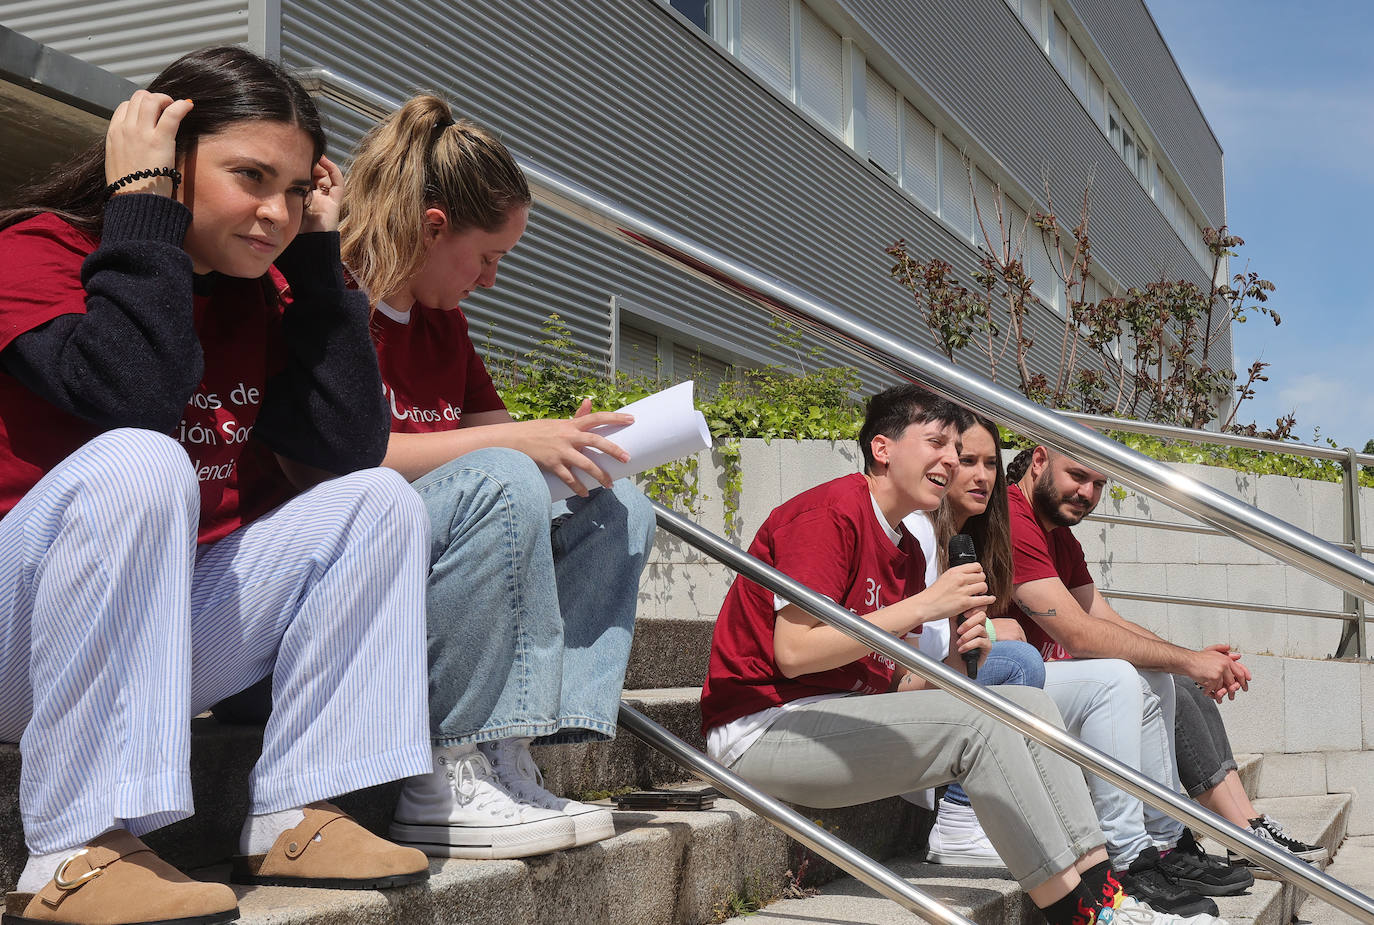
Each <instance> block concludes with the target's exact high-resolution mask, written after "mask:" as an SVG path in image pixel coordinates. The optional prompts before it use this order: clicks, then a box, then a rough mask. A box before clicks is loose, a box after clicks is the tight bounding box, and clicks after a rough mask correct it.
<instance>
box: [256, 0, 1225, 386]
mask: <svg viewBox="0 0 1374 925" xmlns="http://www.w3.org/2000/svg"><path fill="white" fill-rule="evenodd" d="M840 5H841V6H842V7H843V9H844V11H845V12H847V13H848V14H849V15H850V16H852V17H853V19H854V20H855V21H856V22H857V23H858V24H859V25H860V27H861V32H862V33H863V34H864V35H863V41H872V42H876V43H881V45H882V46H883V47H884V48H885V49H886V50H887V51H888V52H889V53H890V54H891V55H892V57H894V58H896V59H897V60H898V61H900V62H901V63H902V65H903V66H904V67H905V68H907V69H908V71H909V72H910V74H911V76H912V77H913V78H914V79H916V80H917V81H918V82H920V83H921V84H922V85H923V86H924V87H925V88H927V89H928V90H929V92H930V94H931V95H932V96H933V97H934V98H935V99H936V100H937V101H938V102H939V103H941V104H942V105H943V106H944V107H945V109H946V111H947V112H948V113H949V114H951V115H952V116H953V117H954V118H955V119H957V120H958V122H959V123H961V124H962V125H964V126H967V127H968V128H969V130H970V131H971V132H972V134H973V136H974V137H975V138H976V139H977V140H978V142H979V143H981V144H982V145H983V146H984V147H985V148H987V149H988V150H990V151H992V152H995V154H996V157H997V158H998V159H999V160H1000V163H1001V164H1002V165H1003V166H1004V167H1005V168H1006V169H1007V170H1008V171H1009V172H1010V173H1011V174H1012V175H1013V176H1014V177H1015V178H1016V179H1018V180H1019V181H1020V182H1021V183H1022V184H1023V185H1024V186H1025V187H1027V188H1028V189H1030V190H1032V191H1038V190H1039V189H1040V185H1041V177H1042V175H1043V174H1044V173H1048V174H1049V176H1050V177H1051V178H1052V183H1053V185H1052V189H1053V191H1054V194H1055V197H1056V200H1057V202H1060V203H1076V202H1077V200H1078V199H1079V197H1081V194H1082V187H1081V183H1082V181H1083V178H1084V177H1085V176H1086V175H1087V172H1088V170H1089V169H1090V168H1092V169H1094V170H1095V172H1096V175H1097V179H1096V190H1097V195H1096V200H1097V205H1096V209H1097V211H1096V216H1097V219H1096V221H1095V229H1094V230H1095V235H1096V251H1097V256H1098V259H1099V260H1100V261H1101V262H1102V263H1103V265H1104V266H1106V267H1107V268H1108V270H1109V271H1110V272H1111V273H1113V274H1114V275H1115V276H1116V277H1117V278H1118V279H1120V280H1122V281H1123V282H1126V283H1127V284H1139V283H1144V282H1146V281H1149V280H1151V279H1157V278H1159V277H1160V276H1161V275H1169V276H1176V277H1187V278H1190V279H1193V280H1194V281H1197V282H1199V283H1201V282H1203V281H1204V276H1205V274H1204V273H1203V271H1202V269H1201V267H1199V266H1198V265H1197V262H1196V260H1194V259H1193V258H1192V257H1191V255H1190V254H1189V253H1188V251H1187V249H1186V247H1185V246H1184V245H1183V243H1182V242H1181V241H1180V240H1179V238H1178V236H1177V234H1176V233H1175V232H1174V231H1173V229H1172V228H1171V227H1170V226H1169V224H1168V222H1167V221H1166V219H1165V218H1164V217H1163V216H1162V215H1161V214H1160V212H1159V209H1158V208H1157V207H1156V206H1155V204H1154V203H1153V201H1151V200H1150V198H1149V196H1148V195H1147V194H1146V193H1145V191H1144V190H1143V189H1142V188H1141V186H1140V184H1139V183H1138V182H1137V181H1136V180H1135V178H1134V177H1133V176H1132V175H1131V173H1130V172H1129V171H1128V170H1127V168H1126V166H1125V164H1124V163H1123V162H1122V161H1121V159H1120V157H1119V156H1118V155H1117V154H1116V153H1115V152H1114V151H1113V150H1112V148H1111V146H1110V144H1109V143H1108V141H1107V140H1106V139H1105V138H1104V136H1103V135H1102V133H1101V131H1099V130H1098V129H1097V128H1096V127H1095V126H1094V124H1093V123H1092V121H1091V118H1090V117H1089V116H1088V114H1087V113H1086V112H1085V111H1084V110H1083V108H1082V106H1081V104H1080V103H1079V102H1078V101H1077V99H1076V98H1075V97H1074V96H1073V93H1072V91H1071V90H1070V89H1069V88H1068V87H1066V86H1065V85H1064V83H1063V81H1062V80H1061V79H1060V78H1059V76H1058V74H1057V73H1056V72H1055V71H1054V69H1053V66H1052V65H1051V63H1050V62H1049V60H1048V59H1047V58H1046V57H1045V55H1044V54H1043V52H1041V51H1039V50H1038V49H1037V48H1036V47H1035V46H1034V45H1033V44H1032V42H1031V40H1030V38H1029V36H1028V35H1027V34H1026V32H1025V31H1024V28H1023V27H1022V26H1021V25H1020V23H1019V22H1018V20H1017V18H1016V16H1015V14H1014V13H1012V12H1011V11H1010V10H1009V9H1008V8H1007V6H1006V4H1005V3H1003V2H1002V0H958V2H952V0H951V2H944V3H940V4H930V3H909V2H897V0H853V2H842V3H841V4H840ZM340 23H366V24H367V36H366V41H360V40H359V36H358V35H357V34H355V33H353V32H351V31H348V30H345V29H343V28H341V27H340V25H339V24H340ZM1152 34H1153V33H1152ZM281 47H282V54H283V58H284V60H286V61H287V63H289V64H291V65H293V66H299V67H308V66H318V65H325V66H328V67H329V68H330V69H332V70H333V71H335V72H336V73H337V74H339V75H340V76H342V77H345V78H347V79H349V80H352V81H355V82H357V83H360V84H362V85H363V86H365V87H367V88H369V89H371V90H374V91H376V92H378V93H381V94H383V95H385V96H390V97H399V96H403V95H405V94H406V93H407V92H409V91H410V90H412V89H414V88H419V87H429V88H436V89H438V90H441V91H444V92H446V93H448V94H449V95H451V96H452V97H453V98H454V99H455V100H456V101H457V103H458V108H459V109H461V110H462V111H464V112H465V113H467V114H469V115H472V116H473V117H475V118H477V119H479V120H481V121H483V122H485V123H487V124H489V125H491V126H493V127H494V128H496V129H497V130H499V131H500V132H501V134H502V136H503V137H504V138H505V139H506V141H507V142H508V143H509V144H510V145H511V146H512V147H513V148H514V149H515V150H516V151H518V152H520V153H521V154H523V155H525V156H527V157H529V158H531V159H533V160H534V161H536V162H539V163H541V164H544V165H547V166H548V167H550V168H552V169H554V170H557V171H559V172H561V173H564V174H566V175H568V176H570V177H573V178H575V179H578V180H579V181H580V182H583V183H585V184H587V185H589V186H591V187H593V188H595V189H597V190H598V191H600V192H602V193H604V194H605V195H607V196H608V197H610V198H613V199H616V200H621V201H624V202H627V203H630V204H632V205H634V206H636V207H637V208H639V209H641V210H642V211H644V212H646V213H647V214H649V215H651V216H656V217H659V218H660V219H662V220H664V221H666V222H668V223H669V224H671V225H673V226H674V227H677V228H680V229H683V230H684V231H686V232H687V233H689V234H691V235H692V236H695V237H697V238H699V239H701V240H703V241H706V242H708V243H711V244H714V245H715V246H717V247H719V248H721V249H723V250H725V251H727V252H730V253H732V254H735V255H737V256H738V257H740V258H742V259H744V260H746V261H748V262H750V263H753V264H755V265H757V266H761V267H766V268H769V269H770V270H771V271H772V272H774V273H776V274H777V275H778V276H780V277H782V278H784V279H786V280H789V281H790V282H793V283H795V284H797V285H799V286H801V287H803V288H804V289H807V290H809V291H812V292H815V293H816V294H818V295H820V296H822V297H824V298H826V299H829V300H831V301H833V302H834V303H836V304H838V305H840V306H842V307H846V308H848V309H850V310H853V311H856V312H859V313H861V314H863V315H864V316H866V317H867V318H869V319H871V320H873V321H876V322H878V323H880V324H882V325H885V326H887V327H888V328H890V329H892V330H893V331H894V332H898V333H900V334H902V335H904V336H906V337H909V338H912V339H914V340H917V341H918V342H921V343H924V344H927V345H928V344H929V343H930V338H929V335H928V332H927V331H926V329H925V328H924V325H922V324H921V323H920V322H919V321H918V320H917V319H915V318H914V317H913V315H912V313H911V312H910V311H909V310H908V308H907V300H906V298H904V296H903V293H902V291H901V290H899V289H898V288H897V287H896V286H895V285H894V284H893V283H892V282H891V281H890V280H889V279H888V276H887V266H888V260H887V258H886V257H885V256H884V254H883V248H884V247H885V246H886V245H888V244H890V243H891V242H892V241H893V240H895V239H896V238H898V237H905V238H906V239H907V240H908V241H909V242H910V243H911V245H912V248H913V252H914V253H916V254H918V255H940V256H942V257H945V258H946V259H949V260H950V261H951V262H952V263H953V264H954V265H955V267H956V271H957V272H958V273H959V275H960V276H961V277H962V278H963V279H968V278H969V275H970V273H971V272H972V270H973V269H974V265H975V254H974V252H973V250H972V249H971V248H970V247H969V246H968V245H967V243H965V242H961V241H960V240H958V239H957V238H956V237H955V236H954V235H953V234H952V233H951V232H950V231H949V230H948V229H947V228H946V227H945V226H943V225H941V224H940V223H939V222H938V221H937V220H935V219H934V218H932V217H931V216H930V215H929V214H927V213H926V212H925V211H924V210H922V209H921V208H920V207H918V206H917V205H916V204H914V203H913V202H912V201H911V200H910V199H909V198H908V197H907V195H906V194H905V193H903V192H901V191H900V190H898V189H897V188H895V186H894V184H893V183H892V182H891V181H890V180H889V179H888V178H887V177H885V176H883V175H882V174H881V172H880V171H878V170H877V169H875V168H874V167H873V166H871V165H869V164H866V163H864V162H863V161H861V160H860V159H859V158H858V156H857V155H855V153H854V152H853V151H851V150H850V149H848V148H847V147H846V146H845V145H843V144H842V143H841V142H840V141H839V140H838V139H837V138H835V137H834V136H832V135H830V134H829V133H827V132H825V131H823V130H821V129H820V128H819V127H817V126H816V125H815V124H813V123H811V122H810V121H809V120H808V119H807V118H806V117H804V116H802V115H801V114H799V111H798V108H797V107H794V106H793V105H791V104H789V103H787V102H784V101H783V100H782V99H780V98H779V96H778V95H777V94H776V93H775V92H774V91H771V90H769V89H767V88H765V87H764V86H763V85H762V82H761V81H760V80H758V79H757V78H756V77H754V76H753V75H751V74H750V73H749V72H748V70H747V69H745V68H744V67H742V66H741V65H740V64H739V63H738V62H736V61H734V60H733V59H730V58H729V57H728V56H726V55H725V54H724V53H723V52H722V51H721V50H720V49H719V48H717V47H716V46H714V45H713V44H712V43H711V42H710V41H709V40H708V39H707V38H706V37H705V36H703V35H702V34H701V33H699V32H697V31H696V30H695V29H693V28H692V27H690V26H689V25H687V24H686V23H685V21H683V20H682V19H680V18H679V17H677V16H676V15H675V14H674V13H673V12H672V11H671V10H670V9H668V8H667V7H666V6H665V5H663V4H661V3H659V2H656V0H606V2H601V3H596V4H586V3H578V2H542V3H537V4H534V3H512V2H473V3H464V4H462V5H461V7H459V6H454V5H451V4H440V5H437V6H434V7H431V8H430V10H429V15H427V17H426V22H425V24H424V28H419V27H417V25H416V23H415V22H414V20H413V19H412V18H411V17H409V16H405V15H400V14H398V13H396V12H394V11H389V10H388V8H387V5H386V4H383V3H379V2H375V0H343V2H334V0H330V2H328V3H325V2H322V0H286V2H285V3H284V4H283V7H282V40H281ZM363 127H364V126H363V125H362V124H360V123H359V121H358V120H357V119H356V117H347V116H344V115H343V114H339V121H338V122H337V123H336V125H335V128H336V134H337V136H338V137H339V139H340V141H341V144H348V143H351V142H352V140H353V139H354V138H355V137H356V136H357V134H358V133H359V132H360V131H361V129H362V128H363ZM966 189H967V187H966V186H965V187H964V190H965V192H964V195H967V193H966ZM502 272H503V279H502V284H501V286H500V287H498V289H497V290H495V291H494V292H491V293H484V294H482V295H481V296H479V297H476V298H474V299H473V300H471V302H470V310H471V314H472V315H473V318H474V328H475V329H476V330H477V331H479V332H481V331H485V330H487V329H488V328H489V326H491V325H493V324H496V325H497V327H496V328H495V329H494V330H493V335H492V340H493V342H494V343H496V344H498V345H501V346H503V347H515V346H517V345H519V344H527V343H528V340H527V339H526V338H527V337H528V336H529V333H530V332H531V331H532V330H534V329H535V328H537V326H538V324H539V322H540V321H541V320H542V319H543V317H544V316H545V315H546V314H547V313H548V312H549V311H554V310H556V311H558V312H559V313H560V314H562V315H563V316H564V317H565V318H568V319H569V320H570V322H571V323H572V326H573V328H574V330H575V331H576V332H577V333H578V334H579V336H580V338H581V339H582V340H583V342H584V343H589V344H597V345H603V344H606V343H607V342H608V339H609V337H610V336H611V332H610V330H609V325H610V311H609V308H608V306H609V302H610V299H611V297H612V296H616V297H617V298H618V300H619V302H620V304H621V306H622V308H623V309H625V310H627V311H630V312H636V311H638V312H645V313H647V314H649V315H650V317H651V318H652V319H653V320H657V321H660V322H663V323H667V324H669V325H672V326H675V327H676V326H679V325H694V326H696V327H698V328H704V329H706V330H707V331H709V332H711V333H713V334H715V335H716V337H717V339H718V345H719V344H724V345H725V346H726V347H727V348H729V349H730V350H732V351H734V352H738V353H745V354H750V353H752V354H753V355H755V356H757V355H758V353H759V345H763V344H768V343H769V342H771V340H772V337H771V335H770V333H769V331H768V328H767V319H766V318H764V317H762V316H761V315H760V314H759V313H758V312H756V311H754V310H752V309H749V308H747V307H743V306H741V305H740V304H738V303H736V302H735V301H733V300H731V299H729V298H727V297H725V296H722V295H719V294H717V293H715V292H714V291H712V290H710V289H709V288H707V287H705V286H704V285H702V284H699V283H697V282H695V281H693V280H690V279H688V278H686V277H684V276H682V275H680V274H677V273H674V272H672V271H671V270H667V269H665V268H663V267H661V266H659V265H658V264H656V263H655V262H653V261H651V260H649V259H648V258H645V257H643V256H640V255H637V254H634V253H630V252H628V251H627V250H625V249H623V248H621V247H619V246H617V245H615V244H612V243H610V242H607V241H605V240H603V239H601V238H600V237H599V236H596V235H594V234H593V233H591V232H587V231H583V230H582V229H580V228H577V227H576V226H574V225H572V224H571V223H569V222H567V221H566V220H563V219H561V218H560V217H558V216H556V215H552V214H549V213H548V212H547V211H543V210H541V211H540V212H539V214H537V215H536V218H535V220H534V221H533V222H532V225H531V231H530V234H529V236H528V237H527V239H526V241H525V242H524V243H522V245H521V248H520V250H519V251H517V253H516V254H515V256H514V257H513V258H511V259H510V260H508V261H507V262H506V263H505V264H503V271H502ZM498 319H499V321H498ZM1061 325H1062V322H1061V321H1060V319H1059V318H1058V317H1057V316H1056V315H1054V314H1053V313H1052V312H1050V311H1049V310H1045V309H1039V310H1037V311H1036V312H1035V313H1034V316H1033V318H1032V320H1031V325H1030V330H1031V332H1032V335H1033V336H1034V338H1035V340H1036V343H1037V347H1036V350H1037V353H1039V354H1040V355H1041V356H1042V358H1043V359H1044V360H1045V361H1046V362H1048V360H1049V355H1050V353H1053V355H1054V356H1055V357H1057V350H1058V344H1059V334H1060V331H1061V329H1062V328H1061ZM770 357H772V358H775V359H783V358H782V357H780V356H773V355H771V354H770Z"/></svg>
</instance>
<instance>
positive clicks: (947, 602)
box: [917, 562, 997, 620]
mask: <svg viewBox="0 0 1374 925" xmlns="http://www.w3.org/2000/svg"><path fill="white" fill-rule="evenodd" d="M917 596H918V597H921V598H923V600H924V602H925V605H926V607H925V609H926V612H927V614H928V616H927V620H943V619H946V618H948V617H953V616H956V615H957V614H961V613H964V612H966V611H969V610H973V609H974V608H980V609H981V608H987V607H991V606H992V605H993V604H994V603H996V601H997V598H995V597H992V596H990V595H989V594H988V583H987V576H985V575H984V574H983V566H981V565H979V564H978V563H977V562H974V563H971V564H969V565H956V566H954V568H950V569H945V571H944V572H942V573H941V574H940V577H939V578H937V579H935V583H934V584H932V585H931V586H930V587H929V588H926V589H925V590H924V591H922V592H921V593H920V594H919V595H917Z"/></svg>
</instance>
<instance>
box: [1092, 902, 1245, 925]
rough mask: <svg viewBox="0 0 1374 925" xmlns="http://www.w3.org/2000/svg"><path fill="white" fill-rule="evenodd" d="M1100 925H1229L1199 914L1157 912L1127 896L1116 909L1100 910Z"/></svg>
mask: <svg viewBox="0 0 1374 925" xmlns="http://www.w3.org/2000/svg"><path fill="white" fill-rule="evenodd" d="M1097 922H1098V925H1227V922H1226V920H1225V919H1220V918H1217V917H1216V916H1215V915H1207V914H1206V913H1199V914H1198V915H1190V916H1187V917H1186V918H1185V917H1184V916H1181V915H1170V914H1169V913H1167V912H1156V911H1155V910H1154V909H1151V908H1150V907H1149V906H1147V905H1145V903H1143V902H1141V901H1140V900H1138V899H1135V898H1133V897H1130V896H1127V897H1126V898H1125V899H1123V900H1122V901H1121V905H1119V906H1117V907H1116V908H1115V909H1100V910H1098V913H1097Z"/></svg>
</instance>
